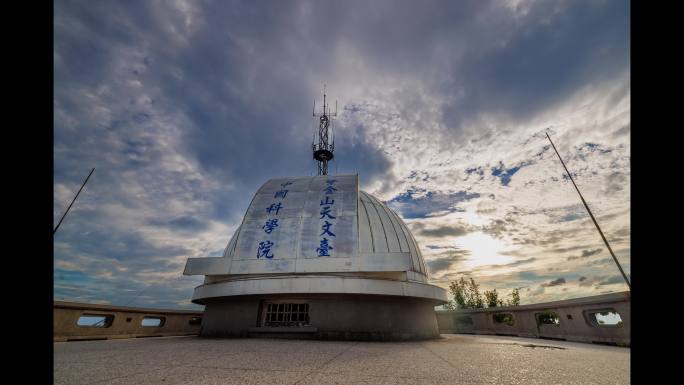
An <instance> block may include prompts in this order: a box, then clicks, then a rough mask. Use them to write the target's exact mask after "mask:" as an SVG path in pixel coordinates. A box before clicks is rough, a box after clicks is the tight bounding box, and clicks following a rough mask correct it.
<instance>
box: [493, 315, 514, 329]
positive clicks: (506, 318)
mask: <svg viewBox="0 0 684 385" xmlns="http://www.w3.org/2000/svg"><path fill="white" fill-rule="evenodd" d="M493 318H494V323H497V324H505V325H508V326H513V324H514V323H515V321H514V320H513V314H511V313H497V314H494V315H493Z"/></svg>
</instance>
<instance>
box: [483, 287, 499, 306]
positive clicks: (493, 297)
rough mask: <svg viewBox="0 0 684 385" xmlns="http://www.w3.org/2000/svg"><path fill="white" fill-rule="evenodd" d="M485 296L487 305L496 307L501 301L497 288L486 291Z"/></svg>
mask: <svg viewBox="0 0 684 385" xmlns="http://www.w3.org/2000/svg"><path fill="white" fill-rule="evenodd" d="M484 296H485V302H486V303H487V307H496V306H497V305H498V304H499V302H501V301H499V293H497V291H496V289H494V290H487V291H485V292H484Z"/></svg>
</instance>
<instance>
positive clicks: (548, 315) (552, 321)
mask: <svg viewBox="0 0 684 385" xmlns="http://www.w3.org/2000/svg"><path fill="white" fill-rule="evenodd" d="M537 325H556V326H558V325H560V317H559V316H558V314H556V312H555V311H546V312H543V313H537Z"/></svg>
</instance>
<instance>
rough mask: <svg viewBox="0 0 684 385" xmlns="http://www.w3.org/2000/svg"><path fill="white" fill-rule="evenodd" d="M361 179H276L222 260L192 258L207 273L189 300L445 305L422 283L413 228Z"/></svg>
mask: <svg viewBox="0 0 684 385" xmlns="http://www.w3.org/2000/svg"><path fill="white" fill-rule="evenodd" d="M358 184H359V183H358V175H356V174H354V175H335V176H315V177H296V178H276V179H271V180H269V181H267V182H266V183H264V185H263V186H261V187H260V188H259V190H258V191H257V193H256V194H255V195H254V198H253V199H252V202H251V203H250V205H249V208H248V209H247V212H246V213H245V216H244V218H243V220H242V223H241V225H240V227H238V229H237V230H236V231H235V234H234V235H233V237H232V238H231V240H230V241H229V242H228V246H227V247H226V249H225V252H224V254H223V257H221V258H189V259H188V261H187V263H186V265H185V271H184V274H185V275H205V276H206V278H205V282H204V284H203V285H201V286H198V287H197V288H196V289H195V293H194V294H193V301H195V302H197V303H201V302H202V301H204V299H206V298H214V297H226V296H240V295H257V294H259V295H261V294H287V293H292V294H313V293H318V294H322V293H338V294H339V293H342V294H373V295H392V296H404V297H417V298H423V299H429V300H434V301H438V302H444V301H446V292H445V290H444V289H442V288H440V287H437V286H434V285H430V284H428V283H427V278H428V277H427V270H426V268H425V262H424V261H423V256H422V254H421V253H420V248H419V247H418V244H417V243H416V241H415V239H414V238H413V235H412V234H411V231H410V230H409V229H408V227H407V226H406V224H405V223H404V222H403V221H402V220H401V218H400V217H399V216H398V215H397V214H396V213H395V212H394V211H392V210H391V209H390V208H389V207H387V205H385V204H384V203H382V202H380V201H379V200H378V199H376V198H375V197H373V196H372V195H370V194H368V193H366V192H363V191H359V189H358Z"/></svg>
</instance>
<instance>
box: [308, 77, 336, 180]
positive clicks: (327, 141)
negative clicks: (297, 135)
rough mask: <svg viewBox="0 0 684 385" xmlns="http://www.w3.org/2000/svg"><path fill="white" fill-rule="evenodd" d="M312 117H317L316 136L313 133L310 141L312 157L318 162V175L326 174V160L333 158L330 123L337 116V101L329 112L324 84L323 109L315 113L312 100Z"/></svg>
mask: <svg viewBox="0 0 684 385" xmlns="http://www.w3.org/2000/svg"><path fill="white" fill-rule="evenodd" d="M313 117H314V118H318V138H316V135H315V134H314V139H313V142H312V143H311V147H312V148H313V158H314V160H315V161H316V162H318V175H328V162H330V161H331V160H333V152H334V151H335V136H334V134H333V124H332V123H333V119H334V118H336V117H337V101H335V112H331V111H330V106H329V105H328V102H327V100H326V94H325V85H324V86H323V109H322V111H321V112H319V113H316V100H314V107H313Z"/></svg>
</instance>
